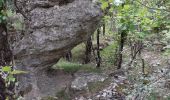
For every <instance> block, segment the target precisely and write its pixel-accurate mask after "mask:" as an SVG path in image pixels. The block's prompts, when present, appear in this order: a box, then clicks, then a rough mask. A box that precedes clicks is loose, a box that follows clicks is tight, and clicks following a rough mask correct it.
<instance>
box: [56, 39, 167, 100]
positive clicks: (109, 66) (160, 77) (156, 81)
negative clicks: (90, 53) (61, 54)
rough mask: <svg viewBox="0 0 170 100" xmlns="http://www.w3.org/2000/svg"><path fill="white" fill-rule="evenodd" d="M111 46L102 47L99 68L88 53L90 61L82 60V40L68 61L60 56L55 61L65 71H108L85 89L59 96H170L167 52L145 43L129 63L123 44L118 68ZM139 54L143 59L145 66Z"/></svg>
mask: <svg viewBox="0 0 170 100" xmlns="http://www.w3.org/2000/svg"><path fill="white" fill-rule="evenodd" d="M103 42H105V41H102V43H103ZM113 47H114V45H109V46H107V47H104V49H103V50H102V51H101V56H102V58H103V60H102V65H101V69H96V68H95V67H94V66H95V57H91V62H90V63H89V64H85V65H84V64H81V63H83V60H84V52H85V45H84V44H80V45H78V46H77V47H76V48H74V49H73V50H72V53H73V58H72V61H71V63H63V62H66V61H65V60H64V59H62V60H61V61H60V62H59V63H58V64H59V65H60V66H66V67H64V69H65V71H66V72H68V73H71V74H75V73H77V72H81V71H82V70H83V71H86V72H89V73H91V72H93V73H96V72H97V73H98V72H99V73H102V74H105V75H108V78H107V79H106V80H105V81H103V82H94V83H89V84H88V90H86V91H85V92H84V91H83V92H80V91H78V93H75V91H74V92H73V93H71V92H72V91H67V92H66V91H62V93H61V92H60V95H59V98H60V99H59V100H170V56H168V55H167V54H166V52H161V51H158V50H157V47H153V46H151V47H145V48H144V49H143V50H142V53H141V57H138V56H137V58H136V59H135V60H134V61H133V63H132V65H131V66H128V64H129V62H130V49H129V48H128V47H125V48H124V51H123V64H122V69H120V70H117V69H116V67H114V65H113V61H112V60H113V59H114V58H112V56H114V55H113V54H114V52H112V51H111V50H112V48H113ZM141 58H142V59H144V66H143V63H142V60H141ZM77 63H78V64H77ZM80 66H81V67H80ZM80 70H81V71H80ZM74 78H76V77H74ZM74 78H73V79H72V81H73V80H74ZM70 81H71V80H70ZM69 92H70V93H69ZM76 92H77V91H76ZM65 97H67V98H65ZM68 97H70V98H72V99H69V98H68Z"/></svg>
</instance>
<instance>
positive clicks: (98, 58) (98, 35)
mask: <svg viewBox="0 0 170 100" xmlns="http://www.w3.org/2000/svg"><path fill="white" fill-rule="evenodd" d="M100 64H101V57H100V29H97V66H96V67H97V68H99V67H100Z"/></svg>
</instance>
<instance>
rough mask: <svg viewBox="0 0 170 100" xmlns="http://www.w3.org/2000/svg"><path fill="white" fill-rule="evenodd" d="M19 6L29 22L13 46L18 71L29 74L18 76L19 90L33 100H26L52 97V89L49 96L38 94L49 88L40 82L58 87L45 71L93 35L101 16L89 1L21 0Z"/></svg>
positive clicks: (97, 8)
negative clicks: (43, 96)
mask: <svg viewBox="0 0 170 100" xmlns="http://www.w3.org/2000/svg"><path fill="white" fill-rule="evenodd" d="M18 5H19V6H20V8H22V10H23V11H25V12H27V13H26V15H27V16H28V18H29V19H30V21H29V22H28V23H27V26H26V30H27V31H26V32H25V33H24V35H23V36H22V38H21V39H20V40H18V41H16V42H15V43H13V46H14V49H13V54H14V56H15V60H16V65H17V69H19V70H25V71H28V72H29V73H28V74H26V75H22V76H19V84H20V86H22V87H20V88H19V90H21V89H22V90H23V91H27V88H29V91H27V92H28V93H29V94H30V93H31V94H33V95H32V98H29V99H27V98H26V99H25V100H33V98H34V97H39V96H40V97H41V95H49V93H51V95H53V94H55V93H52V92H50V90H54V89H48V90H49V91H48V94H47V93H46V92H44V91H42V90H41V89H44V88H46V89H47V88H48V87H49V86H48V84H46V85H47V86H45V85H44V83H43V82H40V80H43V81H49V80H50V79H51V80H50V82H51V83H50V84H57V83H55V81H52V80H57V79H54V77H55V76H50V77H48V76H47V74H46V71H47V70H48V68H49V67H51V66H52V65H53V64H55V63H56V62H57V61H58V60H59V59H60V57H61V56H63V54H65V53H66V52H67V51H69V50H71V49H72V48H73V47H74V46H76V45H77V44H79V43H81V42H83V41H85V40H86V39H87V38H88V37H89V36H90V35H91V34H92V33H93V32H94V31H95V29H96V28H97V26H98V23H99V22H100V20H101V17H102V12H101V10H100V7H99V5H97V4H96V3H94V2H92V0H20V3H19V4H18ZM28 26H29V27H28ZM43 77H45V79H46V80H45V79H43ZM21 84H22V85H21ZM42 84H43V85H42ZM39 86H41V88H39ZM52 86H53V85H52ZM25 89H26V90H25ZM23 91H22V92H23ZM53 92H54V91H53ZM24 94H27V93H26V92H24Z"/></svg>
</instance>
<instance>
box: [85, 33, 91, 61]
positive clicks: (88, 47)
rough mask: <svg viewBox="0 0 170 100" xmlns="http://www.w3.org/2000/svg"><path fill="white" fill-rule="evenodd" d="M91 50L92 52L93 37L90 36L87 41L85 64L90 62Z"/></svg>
mask: <svg viewBox="0 0 170 100" xmlns="http://www.w3.org/2000/svg"><path fill="white" fill-rule="evenodd" d="M91 52H92V39H91V36H90V37H89V38H88V40H87V43H86V52H85V61H84V63H85V64H87V63H89V62H90V58H91Z"/></svg>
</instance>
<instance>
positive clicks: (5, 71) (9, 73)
mask: <svg viewBox="0 0 170 100" xmlns="http://www.w3.org/2000/svg"><path fill="white" fill-rule="evenodd" d="M0 73H1V74H2V75H3V76H5V77H4V79H5V82H6V83H7V84H6V85H9V84H10V82H15V77H14V75H16V74H25V73H27V72H25V71H20V70H12V66H4V67H2V69H0Z"/></svg>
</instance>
